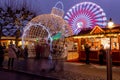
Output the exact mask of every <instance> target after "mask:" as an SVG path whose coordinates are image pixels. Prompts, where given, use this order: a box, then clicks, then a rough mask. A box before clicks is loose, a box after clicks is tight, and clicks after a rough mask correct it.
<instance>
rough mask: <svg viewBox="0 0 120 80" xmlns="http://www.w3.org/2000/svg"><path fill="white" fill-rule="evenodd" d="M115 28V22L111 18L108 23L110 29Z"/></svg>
mask: <svg viewBox="0 0 120 80" xmlns="http://www.w3.org/2000/svg"><path fill="white" fill-rule="evenodd" d="M113 27H114V22H113V21H112V18H110V20H109V22H108V28H110V29H112V28H113Z"/></svg>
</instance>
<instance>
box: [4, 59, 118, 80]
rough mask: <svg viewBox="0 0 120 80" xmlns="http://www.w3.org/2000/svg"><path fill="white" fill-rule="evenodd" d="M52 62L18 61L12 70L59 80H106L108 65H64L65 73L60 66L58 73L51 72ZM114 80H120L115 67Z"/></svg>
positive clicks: (5, 66)
mask: <svg viewBox="0 0 120 80" xmlns="http://www.w3.org/2000/svg"><path fill="white" fill-rule="evenodd" d="M50 62H51V61H49V60H48V59H42V60H41V59H40V60H35V59H28V60H24V59H17V60H15V65H14V67H13V68H12V70H13V71H18V72H23V73H28V74H34V75H40V76H46V77H53V78H56V79H59V80H106V79H107V78H106V74H107V73H106V65H103V66H100V65H98V64H89V65H86V64H84V63H81V62H79V63H75V62H74V63H72V62H65V63H64V71H60V65H61V64H58V65H57V68H56V71H49V69H50V67H51V64H50ZM4 69H8V68H7V61H5V62H4ZM112 70H113V80H120V67H119V66H113V68H112Z"/></svg>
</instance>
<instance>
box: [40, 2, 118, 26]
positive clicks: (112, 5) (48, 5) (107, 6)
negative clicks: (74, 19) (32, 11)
mask: <svg viewBox="0 0 120 80" xmlns="http://www.w3.org/2000/svg"><path fill="white" fill-rule="evenodd" d="M39 1H40V0H39ZM57 1H62V2H63V4H64V11H65V13H66V12H67V11H68V10H69V9H70V8H71V7H72V6H74V5H75V4H77V3H80V2H84V1H90V2H94V3H96V4H98V5H99V6H100V7H101V8H103V10H104V12H105V13H106V16H107V19H109V18H112V19H113V21H114V22H115V23H116V24H120V0H41V1H40V3H39V4H40V9H41V11H42V13H50V12H51V9H52V7H53V6H54V5H55V4H56V2H57Z"/></svg>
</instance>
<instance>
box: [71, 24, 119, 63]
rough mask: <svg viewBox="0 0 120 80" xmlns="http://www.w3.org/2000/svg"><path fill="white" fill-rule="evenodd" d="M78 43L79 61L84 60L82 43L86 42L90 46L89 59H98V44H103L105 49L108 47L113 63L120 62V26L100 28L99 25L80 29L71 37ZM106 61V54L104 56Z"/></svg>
mask: <svg viewBox="0 0 120 80" xmlns="http://www.w3.org/2000/svg"><path fill="white" fill-rule="evenodd" d="M73 38H74V39H76V40H77V41H78V42H77V43H79V44H78V54H79V59H78V60H80V61H85V49H84V45H85V44H88V45H89V46H90V47H91V48H90V61H91V62H98V61H99V49H100V45H103V46H104V49H105V50H108V49H110V46H111V51H110V52H111V54H112V61H113V63H120V45H119V44H120V26H116V27H114V28H113V29H108V28H101V27H99V26H96V27H94V28H93V29H85V30H81V32H80V33H79V34H78V35H77V36H74V37H73ZM104 61H106V56H105V58H104Z"/></svg>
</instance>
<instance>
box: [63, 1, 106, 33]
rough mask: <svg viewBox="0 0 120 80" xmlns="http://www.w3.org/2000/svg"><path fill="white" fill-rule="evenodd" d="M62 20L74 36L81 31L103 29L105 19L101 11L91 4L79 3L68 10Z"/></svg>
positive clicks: (97, 6) (98, 7)
mask: <svg viewBox="0 0 120 80" xmlns="http://www.w3.org/2000/svg"><path fill="white" fill-rule="evenodd" d="M64 19H65V20H66V21H67V22H68V24H69V25H70V27H71V28H72V30H73V32H74V34H78V33H79V32H80V31H81V29H86V28H94V27H95V26H100V27H105V26H106V25H107V18H106V15H105V13H104V11H103V9H102V8H101V7H100V6H99V5H97V4H96V3H93V2H81V3H78V4H76V5H74V6H73V7H72V8H70V9H69V10H68V12H67V13H66V15H65V17H64Z"/></svg>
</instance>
